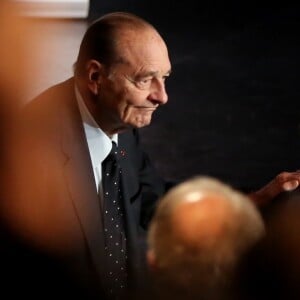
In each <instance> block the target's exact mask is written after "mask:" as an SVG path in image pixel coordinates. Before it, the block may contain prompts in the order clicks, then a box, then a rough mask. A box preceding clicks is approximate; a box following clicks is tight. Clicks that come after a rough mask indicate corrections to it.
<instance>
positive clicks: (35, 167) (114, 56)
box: [4, 12, 300, 299]
mask: <svg viewBox="0 0 300 300" xmlns="http://www.w3.org/2000/svg"><path fill="white" fill-rule="evenodd" d="M170 72H171V63H170V60H169V56H168V50H167V46H166V44H165V42H164V40H163V39H162V37H161V36H160V34H159V33H158V32H157V31H156V30H155V28H154V27H153V26H152V25H151V24H149V23H147V22H146V21H145V20H143V19H141V18H139V17H137V16H135V15H132V14H129V13H123V12H116V13H111V14H107V15H104V16H102V17H101V18H100V19H98V20H96V21H95V22H94V23H93V24H91V26H90V27H89V28H88V29H87V31H86V33H85V35H84V37H83V40H82V43H81V46H80V49H79V54H78V58H77V62H76V64H75V72H74V77H72V78H70V79H68V80H66V81H65V82H62V83H59V84H58V85H56V86H54V87H51V88H50V89H48V90H47V91H45V92H43V93H42V94H41V95H39V96H38V97H37V98H36V99H34V100H33V101H31V102H30V103H29V105H28V106H27V107H26V108H25V110H23V111H22V112H21V114H20V123H19V124H17V125H18V127H17V130H16V134H17V135H16V137H17V138H16V144H15V145H14V147H13V151H14V153H13V154H14V155H13V158H14V160H13V163H12V168H11V169H12V171H13V179H12V180H11V182H12V188H11V190H12V191H13V193H12V194H13V195H14V196H15V200H14V201H8V202H7V205H6V208H5V216H6V218H7V220H8V221H9V222H10V223H11V224H12V226H13V229H14V231H15V232H16V233H17V234H19V235H21V236H22V238H23V240H24V241H25V242H26V243H28V244H29V245H30V246H33V247H35V248H36V249H38V251H40V252H42V253H47V255H50V256H51V257H54V258H55V259H57V260H58V262H59V263H60V264H62V265H63V268H64V269H66V270H68V271H69V272H70V273H71V274H72V280H73V278H75V281H77V282H78V285H82V286H83V290H86V291H87V293H88V291H89V292H90V294H91V295H92V296H95V297H96V298H98V297H105V299H119V298H120V297H122V296H123V295H124V292H123V291H125V290H126V289H127V288H128V287H129V288H130V289H131V287H132V286H133V285H139V283H138V282H139V280H142V281H143V276H144V271H143V270H144V269H143V261H144V258H143V256H144V251H143V249H144V247H143V245H144V244H143V237H144V236H145V229H146V228H147V224H148V222H149V220H150V218H151V215H152V213H153V211H154V207H155V203H156V201H157V199H158V198H159V197H161V196H162V195H163V194H164V193H165V191H166V183H165V182H164V181H163V180H162V179H161V178H160V177H159V176H158V175H157V173H156V171H155V170H154V168H153V166H152V164H151V163H150V160H149V158H148V156H147V155H146V154H145V153H144V152H143V151H142V149H141V147H140V143H139V135H138V130H137V129H138V128H141V127H143V126H146V125H148V124H150V122H151V117H152V114H153V113H154V111H155V110H156V109H157V108H159V107H160V106H161V105H163V104H165V103H166V102H167V100H168V96H167V93H166V89H165V80H166V78H167V77H168V76H169V75H170ZM299 178H300V176H299V174H298V173H287V174H285V175H284V176H283V175H280V177H278V178H276V179H275V180H274V181H272V182H271V183H270V185H268V186H267V188H266V189H263V190H260V191H258V193H254V194H253V200H254V201H256V202H265V201H269V200H270V199H271V198H272V196H274V195H276V194H278V193H279V192H280V191H282V190H283V184H285V183H288V184H292V185H294V186H296V185H298V182H299V181H298V180H299ZM281 179H283V180H281ZM4 206H5V205H4Z"/></svg>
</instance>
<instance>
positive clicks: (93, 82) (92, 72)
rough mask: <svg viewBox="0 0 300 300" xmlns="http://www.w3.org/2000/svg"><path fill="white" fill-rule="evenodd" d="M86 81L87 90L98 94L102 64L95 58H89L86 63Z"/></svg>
mask: <svg viewBox="0 0 300 300" xmlns="http://www.w3.org/2000/svg"><path fill="white" fill-rule="evenodd" d="M86 71H87V82H88V88H89V90H90V91H91V92H92V93H93V94H94V95H98V93H99V87H100V81H101V76H102V72H103V66H102V65H101V64H100V63H99V62H98V61H97V60H94V59H92V60H89V61H88V62H87V64H86Z"/></svg>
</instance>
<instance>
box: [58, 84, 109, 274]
mask: <svg viewBox="0 0 300 300" xmlns="http://www.w3.org/2000/svg"><path fill="white" fill-rule="evenodd" d="M70 94H71V95H72V96H73V97H72V99H70V101H68V103H67V106H68V108H66V111H65V112H64V113H63V114H62V118H61V121H62V126H61V128H63V129H62V140H61V146H62V151H63V152H64V154H65V155H66V158H67V160H66V163H65V165H64V174H65V180H66V184H67V187H68V190H69V194H70V197H71V201H72V202H73V206H74V210H75V212H76V215H77V218H78V221H79V223H80V226H81V228H82V231H83V234H84V237H85V240H86V243H87V245H88V248H89V250H90V254H91V258H92V261H93V262H94V264H95V265H96V268H97V269H98V271H101V270H103V261H102V260H103V257H104V239H103V221H102V217H101V216H102V212H101V207H100V201H99V198H98V195H97V190H96V186H95V179H94V174H93V170H92V164H91V160H90V155H89V150H88V146H87V142H86V138H85V133H84V130H83V126H82V123H81V118H80V114H79V110H78V108H77V102H76V99H75V95H74V91H73V89H72V92H71V93H69V95H70ZM68 97H70V96H68ZM70 102H72V103H70Z"/></svg>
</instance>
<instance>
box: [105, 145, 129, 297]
mask: <svg viewBox="0 0 300 300" xmlns="http://www.w3.org/2000/svg"><path fill="white" fill-rule="evenodd" d="M121 172H122V171H121V169H120V167H119V165H118V150H117V145H116V143H114V142H113V143H112V150H111V152H110V153H109V154H108V156H107V157H106V158H105V160H104V161H103V163H102V185H103V208H104V239H105V254H106V269H105V271H106V274H105V279H104V284H105V290H107V294H108V299H121V298H122V295H123V293H124V291H125V289H126V287H127V284H126V282H127V273H126V269H127V268H126V261H127V256H126V235H125V226H124V225H125V224H124V210H123V201H122V193H121V189H120V187H121V185H120V178H121V176H120V174H121Z"/></svg>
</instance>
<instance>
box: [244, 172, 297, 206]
mask: <svg viewBox="0 0 300 300" xmlns="http://www.w3.org/2000/svg"><path fill="white" fill-rule="evenodd" d="M299 184H300V170H297V171H295V172H282V173H280V174H278V175H277V176H276V177H275V178H274V179H273V180H271V181H270V182H269V183H268V184H266V185H265V186H264V187H262V188H261V189H259V190H258V191H256V192H253V193H251V194H249V195H248V196H249V197H250V198H251V199H252V200H253V202H254V203H255V204H256V205H257V206H264V205H266V204H268V203H270V202H271V201H272V199H273V198H274V197H276V196H277V195H278V194H280V193H281V192H286V191H292V190H295V189H296V188H297V187H298V186H299Z"/></svg>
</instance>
